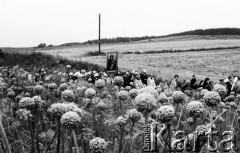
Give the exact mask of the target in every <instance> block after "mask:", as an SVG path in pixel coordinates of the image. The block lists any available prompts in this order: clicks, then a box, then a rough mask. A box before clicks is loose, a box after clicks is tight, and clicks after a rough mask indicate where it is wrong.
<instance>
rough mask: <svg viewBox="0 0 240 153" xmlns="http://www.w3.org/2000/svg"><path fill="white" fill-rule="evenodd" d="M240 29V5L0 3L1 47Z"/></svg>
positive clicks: (211, 1)
mask: <svg viewBox="0 0 240 153" xmlns="http://www.w3.org/2000/svg"><path fill="white" fill-rule="evenodd" d="M99 13H101V17H102V38H112V37H118V36H129V37H133V36H146V35H148V36H151V35H155V36H159V35H165V34H171V33H175V32H182V31H187V30H194V29H200V28H201V29H206V28H219V27H240V19H239V15H240V1H239V0H118V1H117V0H0V24H1V25H0V47H27V46H37V45H38V44H39V43H46V44H47V45H48V44H53V45H59V44H62V43H67V42H83V41H87V40H90V39H97V38H98V14H99Z"/></svg>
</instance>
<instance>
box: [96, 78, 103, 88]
mask: <svg viewBox="0 0 240 153" xmlns="http://www.w3.org/2000/svg"><path fill="white" fill-rule="evenodd" d="M95 86H96V87H97V88H99V89H102V88H104V87H105V81H104V80H103V79H98V80H97V81H96V82H95Z"/></svg>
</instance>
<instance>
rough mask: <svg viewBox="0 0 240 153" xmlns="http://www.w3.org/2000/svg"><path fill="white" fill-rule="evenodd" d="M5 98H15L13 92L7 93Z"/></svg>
mask: <svg viewBox="0 0 240 153" xmlns="http://www.w3.org/2000/svg"><path fill="white" fill-rule="evenodd" d="M7 97H9V98H14V97H15V92H14V91H9V92H8V93H7Z"/></svg>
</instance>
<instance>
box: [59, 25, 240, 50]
mask: <svg viewBox="0 0 240 153" xmlns="http://www.w3.org/2000/svg"><path fill="white" fill-rule="evenodd" d="M189 35H200V36H213V37H214V36H221V35H223V36H224V35H233V36H240V28H215V29H197V30H191V31H185V32H180V33H174V34H169V35H164V36H143V37H116V38H102V39H101V43H102V44H105V43H126V42H135V41H142V40H144V41H152V39H156V38H169V37H170V38H172V37H173V36H189ZM219 38H220V37H219ZM97 43H98V39H95V40H88V41H86V42H83V43H80V42H74V43H65V44H61V45H59V46H74V45H86V44H97Z"/></svg>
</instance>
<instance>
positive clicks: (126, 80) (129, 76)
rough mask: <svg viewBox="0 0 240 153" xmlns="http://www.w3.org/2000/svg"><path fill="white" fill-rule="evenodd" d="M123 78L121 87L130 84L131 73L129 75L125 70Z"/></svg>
mask: <svg viewBox="0 0 240 153" xmlns="http://www.w3.org/2000/svg"><path fill="white" fill-rule="evenodd" d="M123 80H124V84H123V87H126V86H130V82H131V75H130V73H129V72H126V73H125V74H124V75H123Z"/></svg>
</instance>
